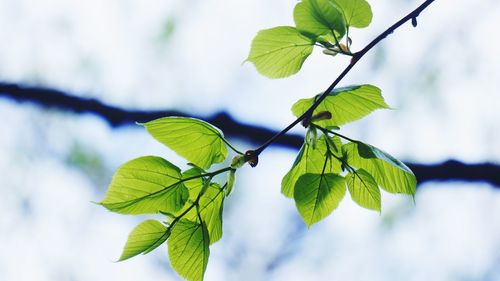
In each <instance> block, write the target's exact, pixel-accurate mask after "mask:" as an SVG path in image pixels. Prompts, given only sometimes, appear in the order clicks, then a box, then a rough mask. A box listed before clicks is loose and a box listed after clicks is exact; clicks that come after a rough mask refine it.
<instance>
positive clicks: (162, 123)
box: [143, 117, 227, 169]
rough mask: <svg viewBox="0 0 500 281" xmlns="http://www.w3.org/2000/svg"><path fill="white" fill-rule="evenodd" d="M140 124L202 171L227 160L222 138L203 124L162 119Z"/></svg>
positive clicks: (186, 120) (209, 126)
mask: <svg viewBox="0 0 500 281" xmlns="http://www.w3.org/2000/svg"><path fill="white" fill-rule="evenodd" d="M143 125H144V127H146V130H148V132H149V133H150V134H151V135H152V136H153V137H154V138H155V139H156V140H157V141H159V142H161V143H163V144H164V145H166V146H168V147H169V148H170V149H172V150H173V151H175V152H177V154H179V155H180V156H182V157H184V158H186V159H187V160H188V161H190V162H192V163H193V164H195V165H197V166H199V167H201V168H203V169H207V168H210V166H211V165H212V164H214V163H220V162H222V161H224V159H226V157H227V147H226V143H225V140H224V135H223V134H222V132H221V131H220V130H219V129H217V128H215V127H214V126H212V125H210V124H208V123H207V122H205V121H201V120H198V119H194V118H185V117H165V118H160V119H157V120H154V121H151V122H147V123H145V124H143Z"/></svg>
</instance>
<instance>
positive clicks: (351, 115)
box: [292, 85, 389, 127]
mask: <svg viewBox="0 0 500 281" xmlns="http://www.w3.org/2000/svg"><path fill="white" fill-rule="evenodd" d="M315 100H316V97H314V98H309V99H301V100H299V101H297V102H296V103H295V104H294V105H293V106H292V112H293V114H294V115H295V116H297V117H299V116H301V115H302V114H304V113H305V112H306V111H307V110H308V109H309V108H310V107H311V106H312V105H313V103H314V101H315ZM381 108H389V106H388V105H387V104H386V103H385V101H384V98H383V97H382V94H381V91H380V89H379V88H377V87H375V86H373V85H361V86H351V87H346V88H339V89H336V90H333V91H332V92H331V93H330V94H329V95H328V96H327V97H326V98H325V99H324V100H323V101H322V102H321V103H320V104H319V106H318V107H317V108H316V109H315V110H314V113H313V115H315V114H318V113H320V112H324V111H328V112H330V113H331V114H332V118H331V119H328V120H319V121H314V122H313V123H314V124H316V125H318V126H321V127H330V126H341V125H344V124H346V123H349V122H352V121H355V120H358V119H361V118H363V117H365V116H366V115H368V114H370V113H371V112H373V111H374V110H376V109H381Z"/></svg>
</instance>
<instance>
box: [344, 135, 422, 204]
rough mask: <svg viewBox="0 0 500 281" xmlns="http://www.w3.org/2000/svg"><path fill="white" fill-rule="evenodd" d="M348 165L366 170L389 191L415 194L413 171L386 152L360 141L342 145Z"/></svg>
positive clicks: (415, 186)
mask: <svg viewBox="0 0 500 281" xmlns="http://www.w3.org/2000/svg"><path fill="white" fill-rule="evenodd" d="M343 150H344V152H345V153H346V154H347V162H348V164H349V165H351V166H354V167H356V168H359V169H364V170H366V171H367V172H368V173H369V174H370V175H372V176H373V178H374V179H375V181H376V182H377V184H378V185H380V187H381V188H383V189H384V190H386V191H387V192H390V193H404V194H412V195H413V194H415V192H416V188H417V180H416V178H415V175H414V174H413V172H412V171H411V170H410V168H408V167H407V166H406V165H405V164H403V163H402V162H401V161H399V160H397V159H395V158H394V157H392V156H391V155H389V154H388V153H386V152H384V151H382V150H380V149H378V148H376V147H374V146H371V145H368V144H364V143H361V142H356V143H353V142H351V143H348V144H346V145H344V146H343Z"/></svg>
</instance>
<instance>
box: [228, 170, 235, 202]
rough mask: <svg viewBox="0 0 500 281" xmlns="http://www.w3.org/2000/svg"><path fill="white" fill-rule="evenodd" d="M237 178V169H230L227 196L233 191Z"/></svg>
mask: <svg viewBox="0 0 500 281" xmlns="http://www.w3.org/2000/svg"><path fill="white" fill-rule="evenodd" d="M235 180H236V170H231V171H229V173H228V175H227V186H226V196H229V194H231V192H232V191H233V187H234V182H235Z"/></svg>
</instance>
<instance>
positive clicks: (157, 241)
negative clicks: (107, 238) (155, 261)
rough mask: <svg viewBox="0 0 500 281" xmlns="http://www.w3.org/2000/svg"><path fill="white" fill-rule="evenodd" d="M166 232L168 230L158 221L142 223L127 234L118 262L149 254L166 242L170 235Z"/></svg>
mask: <svg viewBox="0 0 500 281" xmlns="http://www.w3.org/2000/svg"><path fill="white" fill-rule="evenodd" d="M167 230H168V228H167V227H166V226H165V225H164V224H162V223H161V222H159V221H156V220H147V221H143V222H142V223H140V224H139V225H138V226H136V227H135V228H134V229H133V230H132V232H131V233H130V234H129V236H128V240H127V243H126V244H125V248H124V249H123V252H122V255H121V256H120V259H119V261H123V260H126V259H129V258H131V257H134V256H137V255H138V254H141V253H144V254H147V253H149V252H151V251H152V250H154V249H155V248H156V247H158V246H160V245H161V244H162V243H163V242H165V240H167V238H168V236H169V235H170V232H168V231H167Z"/></svg>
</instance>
